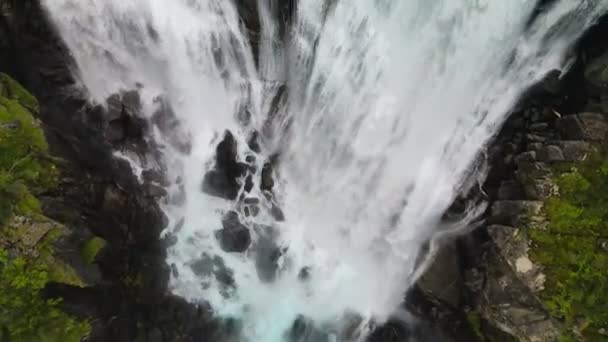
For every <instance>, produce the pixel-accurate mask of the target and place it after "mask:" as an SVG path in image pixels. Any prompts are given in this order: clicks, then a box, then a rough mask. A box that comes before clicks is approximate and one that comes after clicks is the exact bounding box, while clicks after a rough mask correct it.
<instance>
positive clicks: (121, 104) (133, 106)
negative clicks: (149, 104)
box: [106, 91, 147, 143]
mask: <svg viewBox="0 0 608 342" xmlns="http://www.w3.org/2000/svg"><path fill="white" fill-rule="evenodd" d="M106 106H107V113H106V117H107V121H108V124H107V128H106V139H107V140H108V141H110V142H111V143H121V142H124V141H125V140H127V139H133V140H141V139H143V137H144V135H145V132H146V130H147V123H146V120H144V119H143V118H141V117H140V116H139V112H140V110H141V102H140V98H139V93H138V92H137V91H127V92H121V93H118V94H113V95H111V96H110V97H108V99H107V100H106Z"/></svg>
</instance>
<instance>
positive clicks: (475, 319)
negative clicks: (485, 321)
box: [467, 311, 486, 341]
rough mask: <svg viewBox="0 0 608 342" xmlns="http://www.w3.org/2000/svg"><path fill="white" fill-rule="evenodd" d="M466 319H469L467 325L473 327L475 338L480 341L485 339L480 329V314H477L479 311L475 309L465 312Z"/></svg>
mask: <svg viewBox="0 0 608 342" xmlns="http://www.w3.org/2000/svg"><path fill="white" fill-rule="evenodd" d="M467 321H469V325H470V326H471V329H473V332H474V333H475V335H476V336H477V338H478V339H479V340H480V341H485V340H486V338H485V337H484V334H483V332H482V331H481V316H480V315H479V313H478V312H476V311H471V312H469V313H467Z"/></svg>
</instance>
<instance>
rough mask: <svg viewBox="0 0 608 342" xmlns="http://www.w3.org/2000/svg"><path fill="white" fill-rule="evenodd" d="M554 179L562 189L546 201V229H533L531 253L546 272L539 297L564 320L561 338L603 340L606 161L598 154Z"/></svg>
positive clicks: (607, 288)
mask: <svg viewBox="0 0 608 342" xmlns="http://www.w3.org/2000/svg"><path fill="white" fill-rule="evenodd" d="M555 182H556V183H557V185H558V186H559V189H560V193H559V195H558V196H554V197H552V198H550V199H549V200H548V201H547V203H546V205H545V211H546V215H547V219H548V227H547V228H546V229H532V230H531V231H530V237H531V239H532V241H533V243H534V247H533V248H532V250H531V253H532V255H531V257H532V258H533V259H534V260H535V261H536V262H538V263H540V264H542V265H543V266H545V273H546V276H547V280H546V283H545V290H544V291H543V292H542V293H541V297H542V299H543V300H544V301H545V304H546V306H547V308H548V309H549V311H550V313H551V314H552V315H553V316H554V317H556V318H558V319H560V320H562V321H563V322H564V323H565V326H566V328H567V329H566V330H567V331H566V332H565V333H564V336H563V337H562V340H563V341H575V340H581V339H584V340H586V341H605V340H606V339H607V337H606V336H603V335H602V334H601V333H600V331H601V329H605V330H608V309H607V307H606V298H608V274H607V273H606V270H607V269H608V243H607V242H608V162H607V161H606V158H604V157H603V156H601V155H599V154H597V155H594V156H592V157H591V158H589V159H588V160H587V161H585V162H584V163H582V165H579V166H578V168H571V169H570V170H569V171H568V172H565V173H563V174H561V175H560V176H558V177H557V178H556V179H555ZM605 330H604V331H605ZM602 332H603V331H602Z"/></svg>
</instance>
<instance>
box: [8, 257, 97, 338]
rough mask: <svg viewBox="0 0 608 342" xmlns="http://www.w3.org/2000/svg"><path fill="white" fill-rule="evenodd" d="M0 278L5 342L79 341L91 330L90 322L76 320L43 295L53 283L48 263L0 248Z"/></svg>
mask: <svg viewBox="0 0 608 342" xmlns="http://www.w3.org/2000/svg"><path fill="white" fill-rule="evenodd" d="M0 276H1V277H0V327H2V332H1V333H0V337H2V340H3V341H5V340H9V341H24V342H27V341H32V342H34V341H47V342H78V341H80V340H81V338H82V337H83V336H86V335H87V334H88V332H89V331H90V326H89V324H88V323H87V322H79V321H76V320H74V319H72V318H70V317H69V316H68V315H66V314H65V313H63V312H62V311H60V310H59V308H58V304H59V303H60V302H59V301H58V300H47V299H44V298H42V296H40V291H41V290H42V289H43V288H44V286H45V284H46V283H47V282H48V281H49V270H48V267H47V264H46V263H43V262H37V261H36V260H28V259H27V258H24V257H10V256H9V253H8V252H7V251H6V250H4V249H0ZM3 335H4V336H3Z"/></svg>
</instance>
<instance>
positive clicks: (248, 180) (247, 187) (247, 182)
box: [243, 175, 253, 193]
mask: <svg viewBox="0 0 608 342" xmlns="http://www.w3.org/2000/svg"><path fill="white" fill-rule="evenodd" d="M243 190H245V192H247V193H249V192H251V190H253V176H252V175H248V176H247V178H245V186H244V187H243Z"/></svg>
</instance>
